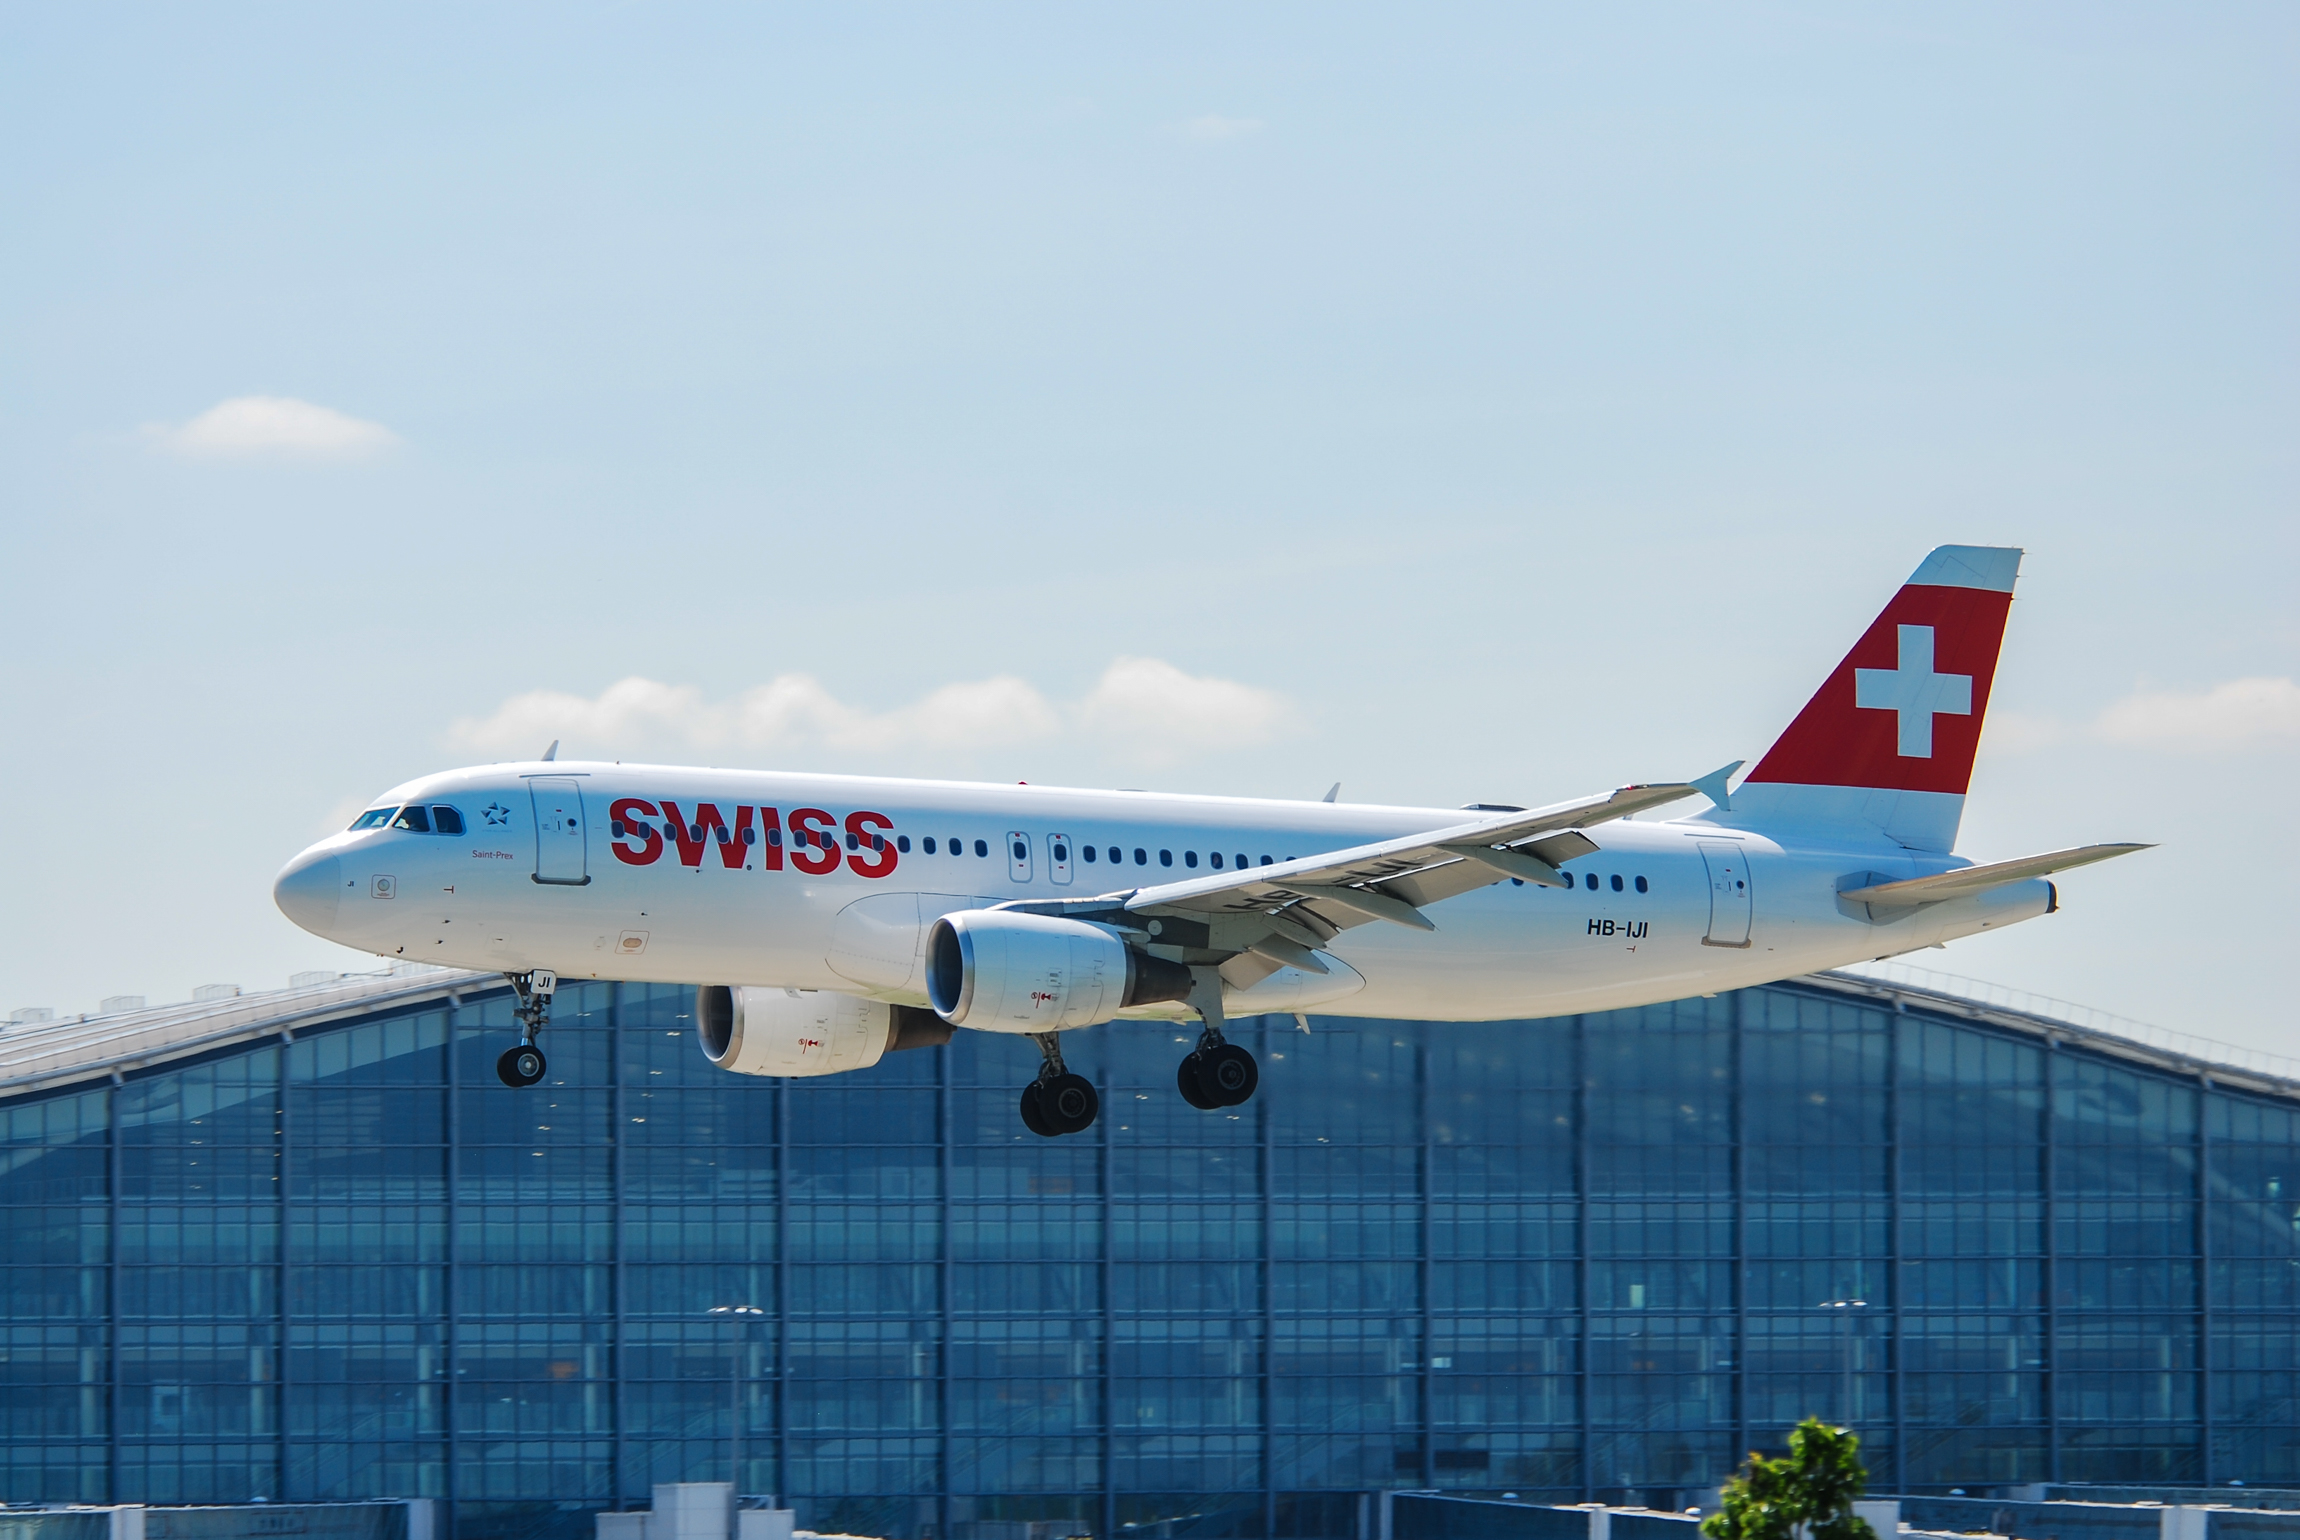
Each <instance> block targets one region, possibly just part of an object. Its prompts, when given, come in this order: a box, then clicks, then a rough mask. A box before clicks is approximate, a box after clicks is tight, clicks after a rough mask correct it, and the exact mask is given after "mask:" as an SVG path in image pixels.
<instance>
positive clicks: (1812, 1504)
mask: <svg viewBox="0 0 2300 1540" xmlns="http://www.w3.org/2000/svg"><path fill="white" fill-rule="evenodd" d="M1868 1483H1869V1472H1868V1470H1867V1468H1866V1467H1865V1466H1863V1465H1862V1464H1861V1439H1860V1435H1859V1434H1857V1433H1854V1432H1853V1431H1852V1430H1850V1429H1848V1428H1832V1427H1830V1426H1829V1425H1828V1424H1827V1423H1825V1422H1823V1421H1821V1420H1820V1419H1819V1418H1818V1417H1808V1418H1806V1419H1805V1420H1804V1421H1803V1422H1800V1423H1798V1424H1797V1426H1796V1427H1795V1428H1793V1429H1791V1430H1790V1433H1789V1452H1788V1454H1787V1455H1785V1456H1783V1457H1782V1458H1780V1459H1777V1460H1774V1459H1767V1458H1766V1457H1765V1456H1763V1455H1761V1454H1758V1453H1756V1452H1755V1451H1754V1450H1752V1451H1751V1452H1750V1455H1749V1463H1748V1464H1746V1465H1744V1466H1743V1467H1741V1474H1739V1475H1738V1476H1735V1477H1734V1478H1733V1479H1732V1480H1730V1481H1728V1482H1726V1483H1725V1490H1724V1493H1723V1503H1722V1505H1721V1506H1720V1507H1719V1508H1718V1510H1717V1511H1716V1512H1715V1513H1712V1514H1710V1515H1709V1516H1708V1517H1707V1518H1705V1519H1703V1520H1702V1521H1701V1533H1703V1534H1704V1535H1707V1536H1708V1537H1709V1540H1877V1533H1876V1531H1875V1530H1873V1529H1871V1528H1870V1527H1869V1521H1868V1520H1866V1519H1864V1518H1861V1517H1859V1516H1858V1515H1856V1514H1855V1513H1854V1512H1853V1500H1854V1499H1855V1498H1857V1497H1859V1496H1860V1495H1861V1493H1862V1491H1863V1490H1864V1489H1866V1487H1867V1486H1868Z"/></svg>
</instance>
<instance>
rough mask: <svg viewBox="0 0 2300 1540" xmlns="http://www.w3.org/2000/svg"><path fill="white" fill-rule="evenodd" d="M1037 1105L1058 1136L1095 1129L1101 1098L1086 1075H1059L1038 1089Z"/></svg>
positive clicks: (1100, 1108)
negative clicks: (1095, 1119) (1095, 1092)
mask: <svg viewBox="0 0 2300 1540" xmlns="http://www.w3.org/2000/svg"><path fill="white" fill-rule="evenodd" d="M1038 1105H1039V1107H1040V1109H1041V1110H1042V1111H1044V1112H1045V1114H1046V1121H1047V1122H1048V1123H1049V1124H1051V1125H1052V1126H1053V1129H1054V1131H1055V1132H1056V1133H1058V1134H1082V1133H1084V1132H1086V1130H1088V1129H1089V1128H1092V1127H1093V1126H1094V1117H1095V1114H1097V1113H1098V1112H1100V1111H1101V1110H1102V1098H1101V1097H1099V1096H1096V1095H1095V1094H1094V1083H1093V1082H1092V1081H1090V1080H1088V1079H1087V1078H1086V1077H1085V1076H1084V1075H1057V1076H1055V1077H1054V1079H1052V1080H1051V1081H1048V1082H1046V1083H1044V1084H1043V1085H1042V1086H1041V1087H1040V1088H1039V1098H1038Z"/></svg>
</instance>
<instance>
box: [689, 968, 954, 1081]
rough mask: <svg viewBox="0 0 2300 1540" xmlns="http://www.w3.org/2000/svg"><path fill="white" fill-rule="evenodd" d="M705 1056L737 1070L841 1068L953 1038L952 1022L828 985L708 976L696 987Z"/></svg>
mask: <svg viewBox="0 0 2300 1540" xmlns="http://www.w3.org/2000/svg"><path fill="white" fill-rule="evenodd" d="M695 1038H696V1040H697V1041H698V1042H700V1043H701V1044H702V1047H703V1057H704V1058H706V1059H709V1060H710V1061H711V1062H712V1063H713V1064H715V1065H717V1066H718V1067H719V1068H720V1069H724V1070H732V1071H733V1072H734V1073H736V1074H738V1075H791V1076H798V1075H836V1074H840V1073H843V1072H844V1071H847V1070H850V1069H869V1068H870V1067H871V1066H872V1065H873V1064H876V1063H877V1062H878V1061H879V1060H880V1058H881V1057H883V1056H884V1055H886V1054H889V1053H897V1052H900V1051H901V1050H903V1049H905V1048H931V1047H933V1046H935V1045H936V1044H939V1043H947V1042H949V1041H950V1026H949V1024H948V1023H946V1022H944V1021H942V1020H940V1019H938V1018H937V1017H936V1016H935V1015H934V1014H933V1013H932V1012H929V1011H922V1010H920V1009H918V1008H917V1007H916V1006H911V1005H881V1004H879V1003H878V1002H877V1001H875V1000H858V999H856V998H855V997H854V996H853V995H842V994H835V993H833V992H831V991H829V990H813V989H808V990H799V989H756V988H750V987H730V986H728V985H725V984H705V985H704V986H703V987H702V988H700V989H698V990H696V991H695Z"/></svg>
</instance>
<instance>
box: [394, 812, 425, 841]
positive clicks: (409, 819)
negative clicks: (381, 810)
mask: <svg viewBox="0 0 2300 1540" xmlns="http://www.w3.org/2000/svg"><path fill="white" fill-rule="evenodd" d="M391 826H392V827H393V828H394V829H406V830H408V831H409V832H410V833H414V834H429V833H430V832H431V815H430V814H429V813H426V812H425V811H424V810H423V809H422V808H419V807H406V808H401V809H400V811H399V816H398V817H397V818H394V819H393V820H392V821H391Z"/></svg>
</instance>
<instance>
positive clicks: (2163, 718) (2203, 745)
mask: <svg viewBox="0 0 2300 1540" xmlns="http://www.w3.org/2000/svg"><path fill="white" fill-rule="evenodd" d="M2093 732H2094V733H2095V734H2096V735H2097V736H2099V737H2101V738H2105V739H2106V740H2108V741H2109V742H2110V743H2125V744H2137V745H2144V746H2146V747H2149V748H2167V749H2185V750H2190V751H2192V752H2197V753H2209V752H2212V751H2215V750H2222V749H2244V748H2254V747H2260V746H2264V745H2267V744H2272V743H2289V742H2292V741H2293V740H2294V739H2300V684H2295V683H2294V682H2293V681H2291V680H2289V679H2231V680H2229V681H2228V682H2227V683H2226V684H2216V685H2214V686H2213V687H2212V688H2211V689H2209V690H2205V691H2203V692H2201V693H2198V694H2182V693H2180V692H2178V691H2173V690H2140V691H2136V692H2134V693H2133V694H2131V695H2128V696H2126V697H2125V698H2124V699H2123V700H2120V701H2118V702H2116V703H2115V704H2114V705H2112V706H2110V707H2109V708H2108V709H2107V710H2106V711H2103V712H2102V713H2101V714H2100V716H2099V718H2098V720H2096V721H2095V722H2094V723H2093Z"/></svg>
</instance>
